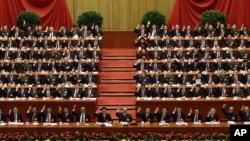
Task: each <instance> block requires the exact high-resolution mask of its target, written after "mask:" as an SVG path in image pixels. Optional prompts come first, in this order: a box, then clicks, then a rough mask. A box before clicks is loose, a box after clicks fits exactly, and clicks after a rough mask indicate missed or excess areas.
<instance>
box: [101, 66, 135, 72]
mask: <svg viewBox="0 0 250 141" xmlns="http://www.w3.org/2000/svg"><path fill="white" fill-rule="evenodd" d="M101 71H104V72H105V71H106V72H110V71H119V72H121V71H122V72H124V71H127V72H131V71H132V72H134V73H135V72H136V68H132V67H122V68H110V67H103V68H101Z"/></svg>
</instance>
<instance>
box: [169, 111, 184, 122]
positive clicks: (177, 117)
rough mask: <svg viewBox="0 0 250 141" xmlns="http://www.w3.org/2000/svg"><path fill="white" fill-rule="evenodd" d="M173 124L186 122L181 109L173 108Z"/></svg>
mask: <svg viewBox="0 0 250 141" xmlns="http://www.w3.org/2000/svg"><path fill="white" fill-rule="evenodd" d="M172 117H173V121H174V122H186V115H185V113H183V112H182V108H181V107H175V108H174V111H173V113H172Z"/></svg>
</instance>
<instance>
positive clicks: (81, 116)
mask: <svg viewBox="0 0 250 141" xmlns="http://www.w3.org/2000/svg"><path fill="white" fill-rule="evenodd" d="M72 113H73V115H75V117H76V122H80V123H85V122H89V121H90V115H89V113H86V109H85V107H83V106H82V107H80V112H76V104H75V105H74V106H73V109H72Z"/></svg>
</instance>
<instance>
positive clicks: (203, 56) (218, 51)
mask: <svg viewBox="0 0 250 141" xmlns="http://www.w3.org/2000/svg"><path fill="white" fill-rule="evenodd" d="M136 57H137V59H140V60H144V61H145V62H150V61H151V60H158V61H159V60H162V61H170V62H174V61H178V62H180V61H184V63H188V60H193V61H198V62H202V61H204V60H211V61H213V59H221V60H220V61H221V62H222V63H223V62H224V61H225V60H228V61H235V62H238V61H239V62H241V61H243V60H244V59H248V58H249V52H248V50H246V49H232V48H220V47H216V48H212V49H210V48H201V49H185V48H166V49H160V48H158V47H151V48H147V49H139V50H138V52H137V55H136ZM169 58H170V60H169ZM233 59H235V60H233ZM238 59H242V60H238ZM163 63H165V62H163ZM211 63H216V62H211Z"/></svg>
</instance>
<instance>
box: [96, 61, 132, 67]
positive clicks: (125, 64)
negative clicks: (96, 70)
mask: <svg viewBox="0 0 250 141" xmlns="http://www.w3.org/2000/svg"><path fill="white" fill-rule="evenodd" d="M134 63H135V61H134V60H103V61H101V63H100V65H101V67H112V68H119V67H133V65H134Z"/></svg>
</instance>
